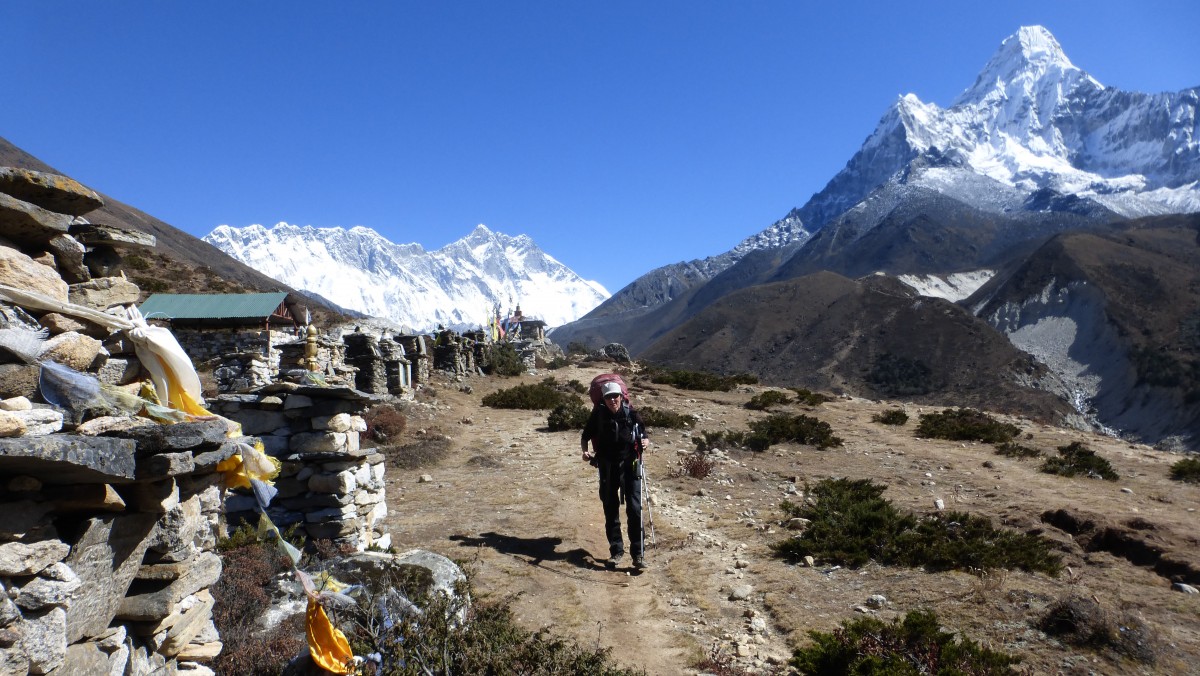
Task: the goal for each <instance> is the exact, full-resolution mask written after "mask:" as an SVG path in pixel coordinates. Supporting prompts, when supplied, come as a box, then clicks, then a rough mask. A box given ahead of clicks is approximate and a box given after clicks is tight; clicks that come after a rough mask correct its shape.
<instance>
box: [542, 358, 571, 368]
mask: <svg viewBox="0 0 1200 676" xmlns="http://www.w3.org/2000/svg"><path fill="white" fill-rule="evenodd" d="M570 365H571V362H570V360H568V359H566V358H565V357H555V358H554V359H551V360H550V361H548V362H546V368H548V369H550V370H551V371H556V370H558V369H561V368H565V367H567V366H570Z"/></svg>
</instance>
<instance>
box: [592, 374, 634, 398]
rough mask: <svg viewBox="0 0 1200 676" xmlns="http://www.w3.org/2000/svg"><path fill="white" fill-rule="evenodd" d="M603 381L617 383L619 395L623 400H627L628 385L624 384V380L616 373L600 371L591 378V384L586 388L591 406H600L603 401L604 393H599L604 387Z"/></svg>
mask: <svg viewBox="0 0 1200 676" xmlns="http://www.w3.org/2000/svg"><path fill="white" fill-rule="evenodd" d="M605 383H617V384H619V385H620V386H621V397H622V398H623V399H624V400H625V401H629V387H628V386H627V385H626V384H625V380H624V379H623V378H622V377H621V376H620V375H618V374H616V373H601V374H600V375H598V376H596V377H595V378H592V385H591V387H589V388H588V396H589V397H591V398H592V405H593V406H600V405H601V404H603V403H604V395H603V394H601V393H600V391H601V390H603V389H604V384H605Z"/></svg>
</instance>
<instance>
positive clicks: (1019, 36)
mask: <svg viewBox="0 0 1200 676" xmlns="http://www.w3.org/2000/svg"><path fill="white" fill-rule="evenodd" d="M1081 82H1087V83H1090V85H1091V86H1094V87H1096V88H1098V89H1103V88H1104V85H1102V84H1100V83H1099V82H1097V81H1096V80H1095V79H1093V78H1092V77H1091V76H1089V75H1088V74H1087V73H1084V72H1083V71H1082V70H1080V69H1079V68H1077V67H1076V66H1075V64H1073V63H1071V60H1070V59H1068V58H1067V55H1066V54H1065V53H1064V52H1063V49H1062V47H1061V46H1060V45H1059V44H1058V40H1056V39H1054V36H1053V35H1051V34H1050V31H1048V30H1046V29H1045V28H1043V27H1041V26H1024V27H1022V28H1021V29H1020V30H1018V31H1017V32H1016V33H1015V34H1013V35H1011V36H1009V37H1008V38H1007V39H1006V40H1004V42H1002V43H1001V44H1000V48H999V49H998V50H996V53H995V54H994V55H993V56H992V58H991V59H990V60H989V61H988V62H987V65H985V66H984V67H983V70H982V71H981V72H980V73H979V77H978V78H976V80H975V84H973V85H971V87H970V88H968V89H967V90H966V91H964V92H963V93H962V94H960V95H959V97H958V99H956V100H955V101H954V104H953V105H952V107H957V106H961V105H968V104H973V105H979V104H995V103H996V102H999V101H1004V100H1006V99H1010V98H1013V96H1014V95H1016V97H1017V98H1025V97H1026V96H1028V95H1029V94H1031V93H1033V92H1034V90H1035V89H1036V90H1040V91H1039V92H1038V93H1039V94H1043V96H1038V97H1036V98H1038V99H1043V100H1040V101H1039V103H1041V104H1042V106H1041V107H1042V108H1047V109H1053V107H1054V106H1055V105H1057V104H1058V101H1053V100H1045V95H1049V97H1050V98H1053V96H1054V95H1056V94H1057V95H1065V94H1069V92H1070V90H1072V89H1073V88H1074V87H1076V86H1078V84H1079V83H1081Z"/></svg>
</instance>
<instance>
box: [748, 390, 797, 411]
mask: <svg viewBox="0 0 1200 676" xmlns="http://www.w3.org/2000/svg"><path fill="white" fill-rule="evenodd" d="M790 403H792V399H791V397H789V396H787V395H786V394H784V393H783V392H780V391H778V390H767V391H766V392H763V393H761V394H756V395H754V396H753V397H750V401H748V402H746V408H748V409H750V410H752V411H765V410H767V409H769V408H771V407H772V406H783V405H785V404H790Z"/></svg>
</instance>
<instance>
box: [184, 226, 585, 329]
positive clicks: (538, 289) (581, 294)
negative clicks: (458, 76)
mask: <svg viewBox="0 0 1200 676" xmlns="http://www.w3.org/2000/svg"><path fill="white" fill-rule="evenodd" d="M204 239H205V241H207V242H210V243H212V244H213V245H215V246H216V247H218V248H219V249H221V250H222V251H224V252H226V253H228V254H229V255H231V256H233V257H234V258H236V259H238V260H240V261H243V262H244V263H246V264H248V265H250V266H252V267H254V268H255V269H257V270H259V271H261V272H263V273H265V274H267V275H270V276H271V277H274V278H275V279H279V280H282V281H284V282H286V283H288V284H290V285H292V286H294V287H296V288H299V289H304V290H306V291H308V292H311V293H315V294H319V295H320V296H322V297H324V298H328V299H330V300H332V301H333V302H335V303H337V304H338V305H339V306H342V307H346V308H349V309H351V310H356V311H358V312H363V313H366V314H368V315H372V316H376V317H384V318H387V319H390V320H393V321H396V322H400V323H402V324H405V325H408V326H412V327H414V328H416V329H418V330H433V329H434V328H435V327H436V326H437V325H438V324H442V325H445V326H448V327H452V328H456V329H467V328H477V327H479V326H483V325H484V324H485V323H486V322H487V320H488V315H489V313H491V312H492V311H493V308H494V307H497V306H498V307H501V308H503V312H504V313H505V314H504V316H507V313H509V312H511V311H513V310H514V309H515V306H517V305H519V306H521V307H522V309H523V311H524V312H525V314H526V315H527V316H533V317H536V318H538V319H541V320H543V321H545V322H546V323H548V324H549V325H551V326H558V325H560V324H563V323H566V322H569V321H571V320H574V319H577V318H579V317H580V316H582V315H584V314H585V313H587V312H588V311H589V310H591V309H592V308H594V307H596V305H598V304H599V303H600V302H601V301H603V300H604V299H605V298H606V297H607V296H608V291H606V290H605V289H604V288H603V287H602V286H600V285H599V284H597V283H596V282H589V281H587V280H584V279H583V278H581V277H580V276H579V275H577V274H575V273H574V272H573V271H572V270H570V269H569V268H567V267H566V266H565V265H563V264H562V263H559V262H558V261H557V260H555V259H554V258H552V257H551V256H549V255H548V254H546V253H545V252H544V251H542V250H541V249H539V248H538V246H537V245H536V244H535V243H534V242H533V240H531V239H530V238H529V237H527V236H525V235H521V236H518V237H510V236H508V235H505V234H503V233H496V232H492V231H491V230H488V229H487V227H486V226H483V225H479V226H477V227H476V228H475V230H473V231H472V232H471V233H470V234H469V235H467V236H466V237H464V238H462V239H460V240H458V241H456V242H452V243H450V244H448V245H446V246H445V247H442V248H441V249H438V250H436V251H426V250H425V249H424V248H422V247H421V245H420V244H395V243H393V242H390V241H388V240H387V239H385V238H384V237H382V236H380V235H379V233H377V232H375V231H374V230H371V229H370V228H364V227H361V226H359V227H354V228H350V229H349V230H345V229H342V228H313V227H311V226H307V227H299V226H294V225H289V224H287V223H280V224H278V225H276V226H274V227H272V228H270V229H268V228H264V227H262V226H260V225H251V226H247V227H245V228H232V227H229V226H227V225H222V226H218V227H217V228H216V229H215V230H213V231H212V232H211V233H209V234H208V235H206V236H205V238H204Z"/></svg>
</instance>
